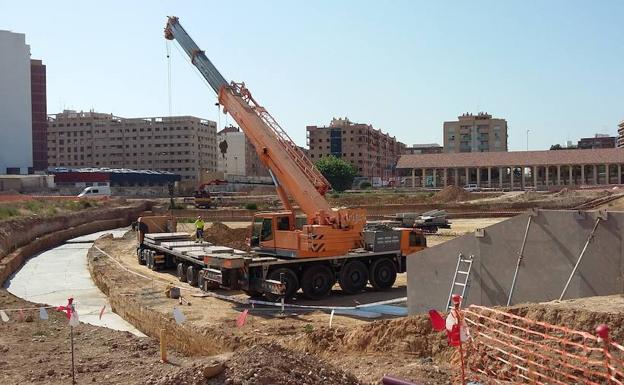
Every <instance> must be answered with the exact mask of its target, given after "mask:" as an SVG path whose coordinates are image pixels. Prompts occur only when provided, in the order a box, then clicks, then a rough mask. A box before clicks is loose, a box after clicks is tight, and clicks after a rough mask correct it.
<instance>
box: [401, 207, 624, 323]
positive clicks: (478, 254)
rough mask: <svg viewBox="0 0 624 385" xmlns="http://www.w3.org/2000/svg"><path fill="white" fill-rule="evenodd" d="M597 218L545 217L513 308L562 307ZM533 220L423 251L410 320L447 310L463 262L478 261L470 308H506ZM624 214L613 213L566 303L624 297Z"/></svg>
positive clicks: (411, 262)
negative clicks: (459, 263) (462, 259)
mask: <svg viewBox="0 0 624 385" xmlns="http://www.w3.org/2000/svg"><path fill="white" fill-rule="evenodd" d="M598 216H599V213H598V212H581V213H579V212H577V211H547V210H544V211H541V210H540V211H539V212H537V215H536V216H534V217H533V218H532V221H531V225H530V227H529V232H528V236H527V242H526V246H525V249H524V253H523V255H524V257H523V260H522V264H521V266H520V269H519V271H518V276H517V281H516V286H515V290H514V293H513V297H512V304H517V303H521V302H540V301H550V300H553V299H558V298H559V296H560V294H561V292H562V290H563V288H564V286H565V283H566V281H567V280H568V277H569V276H570V273H571V272H572V269H573V268H574V265H575V263H576V261H577V260H578V258H579V256H580V254H581V251H582V250H583V247H584V245H585V242H586V241H587V239H588V237H589V235H590V233H591V232H592V229H593V227H594V224H595V223H596V221H597V218H598ZM528 218H529V215H528V214H522V215H519V216H516V217H514V218H511V219H509V220H506V221H504V222H500V223H498V224H495V225H492V226H489V227H487V228H485V229H484V231H483V233H482V234H481V235H480V236H476V235H475V234H469V235H465V236H463V237H459V238H456V239H453V240H451V241H449V242H445V243H443V244H441V245H438V246H435V247H432V248H430V249H426V250H423V251H421V252H419V253H417V254H415V255H413V256H411V257H410V258H408V263H407V274H408V285H407V288H408V307H409V311H410V314H415V313H420V312H423V311H427V310H429V309H432V308H434V309H441V310H442V309H444V308H445V307H446V301H447V299H448V295H449V291H450V288H451V284H452V280H453V275H454V273H455V267H456V265H457V258H458V255H459V254H460V253H462V254H463V255H464V256H469V255H474V263H473V268H472V271H471V274H470V280H469V286H468V289H467V293H466V295H465V297H466V298H465V301H464V304H465V305H468V304H481V305H486V306H493V305H505V304H506V303H507V298H508V295H509V291H510V288H511V283H512V280H513V275H514V270H515V268H516V263H517V260H518V254H519V252H520V249H521V246H522V241H523V238H524V233H525V229H526V226H527V221H528ZM622 230H624V213H622V212H609V213H608V214H607V216H606V219H604V220H600V221H599V223H598V225H597V227H596V231H595V233H594V235H593V237H592V241H591V242H590V243H589V245H588V247H587V251H586V253H585V255H584V256H583V259H582V261H581V263H580V265H579V268H578V270H577V272H576V274H575V275H574V277H573V278H572V280H571V283H570V285H569V288H568V290H567V292H566V295H565V297H564V298H579V297H587V296H595V295H610V294H617V293H622V291H623V290H622V288H623V282H622V273H623V271H624V270H623V267H624V254H623V251H624V247H623V242H624V239H623V238H624V236H623V232H622Z"/></svg>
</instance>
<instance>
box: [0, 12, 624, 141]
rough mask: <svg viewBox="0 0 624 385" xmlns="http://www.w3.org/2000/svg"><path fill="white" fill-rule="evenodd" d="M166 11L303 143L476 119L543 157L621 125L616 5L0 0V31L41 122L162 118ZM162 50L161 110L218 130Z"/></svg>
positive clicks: (189, 72) (210, 105)
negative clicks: (18, 49) (31, 62)
mask: <svg viewBox="0 0 624 385" xmlns="http://www.w3.org/2000/svg"><path fill="white" fill-rule="evenodd" d="M167 15H176V16H179V17H180V21H181V23H182V25H183V26H184V27H185V29H186V30H187V31H188V32H189V34H190V35H191V36H192V37H193V38H194V39H195V41H196V42H197V44H198V45H199V46H200V47H201V48H202V49H204V50H205V51H206V54H207V55H208V57H209V58H210V59H211V60H212V61H213V62H214V63H215V64H216V66H217V67H218V68H219V69H220V71H221V72H222V73H223V75H224V76H225V77H226V79H228V80H236V81H245V82H246V84H247V86H248V87H249V88H250V90H251V91H252V92H253V94H254V96H255V98H256V99H257V100H258V101H259V102H260V103H261V104H263V105H264V106H265V107H267V108H268V110H269V111H270V112H271V114H272V115H273V116H274V117H275V118H276V119H277V120H278V122H280V124H281V125H282V126H283V127H284V128H285V129H286V130H287V131H288V132H289V133H290V134H291V136H292V137H293V138H294V139H295V141H297V142H298V143H299V144H302V145H304V144H305V126H306V125H326V124H328V123H329V121H330V120H331V118H332V117H338V116H347V117H349V119H351V120H352V121H356V122H362V123H370V124H372V125H373V126H374V127H376V128H381V129H382V130H384V131H386V132H389V133H390V134H392V135H394V136H396V137H397V138H398V139H399V140H401V141H403V142H405V143H407V144H413V143H429V142H439V143H440V144H442V122H443V121H445V120H453V119H456V117H457V115H460V114H461V113H463V112H478V111H487V112H489V113H491V114H493V115H494V116H495V117H501V118H505V119H507V121H508V124H509V147H510V150H523V149H525V147H526V130H527V129H529V130H530V134H529V147H530V148H531V149H547V148H548V147H549V146H550V145H551V144H553V143H564V142H565V141H566V140H573V141H576V140H577V139H578V138H579V137H582V136H592V135H593V134H595V133H608V134H612V135H615V134H616V133H617V123H618V122H619V121H621V120H623V119H624V21H623V20H624V1H621V0H612V1H608V0H601V1H572V0H565V1H564V0H561V1H555V0H550V1H546V0H544V1H542V0H539V1H538V0H533V1H531V0H518V1H501V0H492V1H477V0H475V1H463V0H462V1H433V0H431V1H428V2H422V1H398V0H397V1H361V0H360V1H355V0H351V1H346V0H345V1H331V0H326V1H294V0H291V1H258V0H256V1H236V0H227V1H225V0H222V1H218V2H217V1H134V0H132V1H130V0H126V1H79V2H78V1H71V2H70V1H62V0H56V1H17V0H11V1H8V0H0V29H5V30H11V31H13V32H20V33H25V34H26V39H27V42H28V44H30V46H31V52H32V57H33V58H40V59H43V61H44V63H45V64H46V65H47V75H48V113H56V112H60V111H61V110H62V109H64V108H67V109H76V110H89V109H94V110H96V111H99V112H112V113H114V114H116V115H119V116H124V117H139V116H165V115H167V114H168V113H169V107H168V91H167V78H168V76H167V59H166V44H165V40H164V38H163V33H162V30H163V27H164V25H165V22H166V16H167ZM176 44H177V43H172V45H171V53H172V55H171V67H172V69H171V72H172V89H173V91H172V105H173V113H174V114H179V115H182V114H184V115H187V114H188V115H195V116H199V117H203V118H206V119H211V120H215V121H216V120H218V118H217V116H218V114H217V110H216V107H215V106H214V102H215V100H216V98H215V95H214V93H213V91H212V89H210V88H209V87H208V86H207V85H206V84H205V83H203V82H202V80H200V78H199V77H198V76H199V75H198V74H197V73H195V72H194V71H195V70H194V69H193V68H192V67H191V66H190V64H189V63H188V61H187V59H186V58H185V57H183V56H182V55H181V53H180V51H179V50H178V49H177V48H176ZM1 86H2V85H1V84H0V87H1ZM225 122H226V118H225V117H224V116H222V117H221V125H223V124H224V123H225ZM229 122H231V118H229Z"/></svg>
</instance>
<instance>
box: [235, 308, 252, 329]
mask: <svg viewBox="0 0 624 385" xmlns="http://www.w3.org/2000/svg"><path fill="white" fill-rule="evenodd" d="M247 314H249V310H247V309H245V310H243V312H242V313H240V314H239V315H238V317H236V326H238V327H239V328H240V327H243V325H245V321H247Z"/></svg>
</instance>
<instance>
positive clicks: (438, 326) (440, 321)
mask: <svg viewBox="0 0 624 385" xmlns="http://www.w3.org/2000/svg"><path fill="white" fill-rule="evenodd" d="M429 319H431V327H432V328H433V330H437V331H439V332H440V331H442V330H444V329H445V328H446V321H444V318H442V315H440V313H438V312H437V311H435V310H433V309H432V310H429Z"/></svg>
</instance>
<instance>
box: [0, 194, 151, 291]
mask: <svg viewBox="0 0 624 385" xmlns="http://www.w3.org/2000/svg"><path fill="white" fill-rule="evenodd" d="M146 209H148V204H147V203H146V202H139V203H134V204H125V205H115V206H113V207H102V208H94V209H85V210H82V211H80V212H75V213H71V214H63V215H58V216H53V217H46V218H40V217H26V218H15V219H9V220H5V221H1V222H0V283H2V282H4V281H5V280H6V279H7V278H8V277H9V276H10V275H11V274H13V272H15V271H16V270H17V269H18V268H19V267H20V266H21V265H22V263H23V262H24V260H25V259H26V258H29V257H31V256H32V255H34V254H36V253H39V252H41V251H43V250H46V249H49V248H52V247H54V246H57V245H59V244H61V243H62V242H64V241H66V240H67V239H70V238H74V237H77V236H80V235H85V234H90V233H94V232H96V231H101V230H108V229H113V228H116V227H122V226H127V225H128V224H129V223H130V222H131V221H132V220H134V219H136V217H137V216H138V215H139V214H140V213H141V212H143V211H145V210H146Z"/></svg>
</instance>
